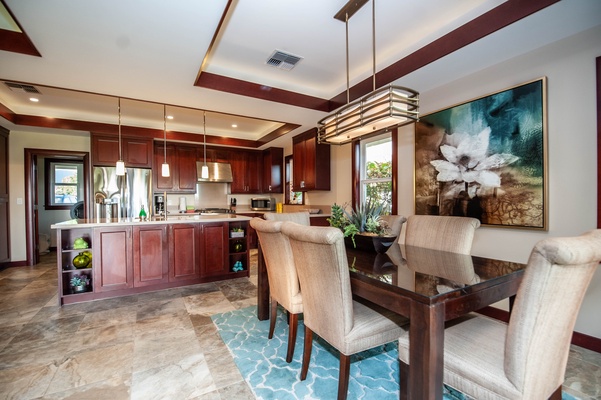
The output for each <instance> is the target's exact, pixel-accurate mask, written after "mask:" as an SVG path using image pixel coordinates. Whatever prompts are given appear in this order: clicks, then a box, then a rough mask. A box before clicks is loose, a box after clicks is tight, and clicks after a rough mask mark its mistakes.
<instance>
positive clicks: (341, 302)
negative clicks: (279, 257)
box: [282, 222, 353, 349]
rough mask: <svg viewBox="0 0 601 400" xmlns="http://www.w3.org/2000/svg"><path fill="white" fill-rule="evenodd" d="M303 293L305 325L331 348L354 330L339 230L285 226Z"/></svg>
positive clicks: (341, 236)
mask: <svg viewBox="0 0 601 400" xmlns="http://www.w3.org/2000/svg"><path fill="white" fill-rule="evenodd" d="M282 232H283V233H284V234H285V235H286V236H287V237H288V239H289V240H290V247H291V249H292V254H293V256H294V262H295V264H296V269H297V272H298V278H299V280H300V285H301V288H302V290H303V307H304V317H303V318H304V322H305V325H306V326H307V327H308V328H309V329H311V330H312V331H313V332H315V333H316V334H317V335H319V336H320V337H322V338H323V339H325V340H326V341H328V342H329V343H330V344H331V345H332V346H334V347H336V348H338V349H342V348H345V346H344V344H343V343H341V341H342V340H343V338H344V337H345V336H346V335H347V334H348V332H350V330H351V329H352V327H353V297H352V293H351V281H350V274H349V270H348V262H347V258H346V248H345V246H344V236H343V234H342V232H341V231H340V229H338V228H333V227H326V226H302V225H299V224H295V223H293V222H284V224H283V225H282Z"/></svg>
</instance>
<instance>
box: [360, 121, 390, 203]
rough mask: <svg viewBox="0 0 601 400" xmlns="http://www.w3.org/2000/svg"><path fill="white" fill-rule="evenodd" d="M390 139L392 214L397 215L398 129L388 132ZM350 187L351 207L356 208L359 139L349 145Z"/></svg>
mask: <svg viewBox="0 0 601 400" xmlns="http://www.w3.org/2000/svg"><path fill="white" fill-rule="evenodd" d="M383 133H384V132H378V133H375V134H373V135H370V136H368V138H371V137H374V136H379V135H381V134H383ZM390 139H391V141H392V199H393V200H392V214H393V215H396V214H397V213H398V204H397V203H398V193H397V185H398V179H397V175H398V128H393V129H391V130H390ZM351 148H352V150H351V151H352V155H351V167H352V168H351V169H352V176H351V186H352V203H353V207H358V206H359V203H360V202H361V139H356V140H353V141H352V143H351Z"/></svg>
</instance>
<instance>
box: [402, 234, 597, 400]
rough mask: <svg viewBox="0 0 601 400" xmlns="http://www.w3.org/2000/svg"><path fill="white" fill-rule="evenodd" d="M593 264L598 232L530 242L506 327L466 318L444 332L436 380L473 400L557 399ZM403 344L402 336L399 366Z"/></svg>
mask: <svg viewBox="0 0 601 400" xmlns="http://www.w3.org/2000/svg"><path fill="white" fill-rule="evenodd" d="M599 261H601V230H594V231H590V232H587V233H585V234H583V235H581V236H577V237H564V238H550V239H545V240H542V241H540V242H538V243H537V244H536V245H535V246H534V249H533V250H532V252H531V254H530V258H529V260H528V265H527V267H526V270H525V273H524V278H523V280H522V283H521V284H520V287H519V289H518V292H517V295H516V300H515V303H514V306H513V310H512V314H511V318H510V320H509V324H506V323H503V322H500V321H497V320H494V319H491V318H488V317H484V316H481V315H478V314H470V317H471V318H470V319H468V320H466V321H463V322H461V323H459V324H456V325H454V326H450V327H448V328H447V329H446V330H445V335H444V336H445V337H444V378H443V379H444V382H445V383H446V384H448V385H449V386H451V387H453V388H455V389H457V390H459V391H461V392H463V393H465V394H467V395H469V396H472V397H473V398H476V399H484V400H486V399H527V400H531V399H547V398H552V399H561V386H562V384H563V381H564V374H565V368H566V364H567V360H568V353H569V350H570V340H571V337H572V331H573V329H574V324H575V322H576V317H577V316H578V311H579V309H580V305H581V304H582V299H583V298H584V293H585V292H586V289H587V287H588V285H589V283H590V281H591V279H592V277H593V274H594V273H595V271H596V270H597V267H598V265H599ZM409 345H410V343H409V337H408V334H406V333H404V334H403V335H401V337H400V339H399V357H400V359H401V363H402V364H401V366H402V367H403V364H406V363H408V360H409ZM406 371H407V369H406V367H405V368H401V382H403V380H404V379H405V377H404V376H403V375H404V373H405V372H406ZM405 389H406V386H405ZM401 390H404V388H403V387H401Z"/></svg>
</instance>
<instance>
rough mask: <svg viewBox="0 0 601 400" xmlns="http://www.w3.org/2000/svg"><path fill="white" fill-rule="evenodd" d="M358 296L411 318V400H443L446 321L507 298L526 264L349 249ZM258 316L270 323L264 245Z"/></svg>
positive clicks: (407, 250) (401, 249)
mask: <svg viewBox="0 0 601 400" xmlns="http://www.w3.org/2000/svg"><path fill="white" fill-rule="evenodd" d="M346 256H347V260H348V264H349V274H350V279H351V289H352V293H353V296H356V297H359V298H362V299H365V300H368V301H370V302H372V303H375V304H377V305H379V306H381V307H384V308H386V309H388V310H391V311H393V312H395V313H397V314H400V315H403V316H405V317H407V318H409V339H410V342H409V377H408V382H407V384H408V388H407V389H408V390H407V392H406V393H407V395H408V398H409V399H442V396H443V357H444V329H445V323H446V322H447V321H451V320H455V319H458V318H460V317H462V316H464V315H466V314H467V313H470V312H474V311H478V310H481V309H483V308H485V307H487V306H489V305H491V304H493V303H496V302H498V301H500V300H503V299H509V300H510V306H511V305H512V304H513V299H514V298H515V295H516V293H517V290H518V287H519V285H520V282H521V280H522V277H523V273H524V269H525V267H526V266H525V264H521V263H516V262H510V261H504V260H498V259H494V258H487V257H478V256H474V255H466V254H459V253H451V252H446V251H440V250H433V249H428V248H424V247H415V246H406V245H403V244H398V243H395V244H394V245H392V246H391V247H390V248H389V249H388V250H387V251H386V252H384V253H378V252H376V251H375V250H371V251H370V250H366V249H356V248H353V247H352V246H347V247H346ZM257 278H258V290H257V316H258V318H259V319H260V320H266V319H269V278H268V276H267V271H266V269H265V264H264V259H263V256H262V253H261V248H260V243H259V254H258V272H257Z"/></svg>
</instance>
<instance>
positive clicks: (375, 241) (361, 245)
mask: <svg viewBox="0 0 601 400" xmlns="http://www.w3.org/2000/svg"><path fill="white" fill-rule="evenodd" d="M396 238H397V237H396V236H376V235H365V234H361V233H358V234H356V235H355V246H353V240H352V239H351V238H350V237H345V238H344V243H345V245H346V247H348V248H351V249H353V248H355V249H357V250H362V251H367V252H370V253H374V252H375V253H380V254H383V253H386V252H387V251H388V249H389V248H390V246H391V245H392V244H393V243H394V241H395V240H396Z"/></svg>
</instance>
